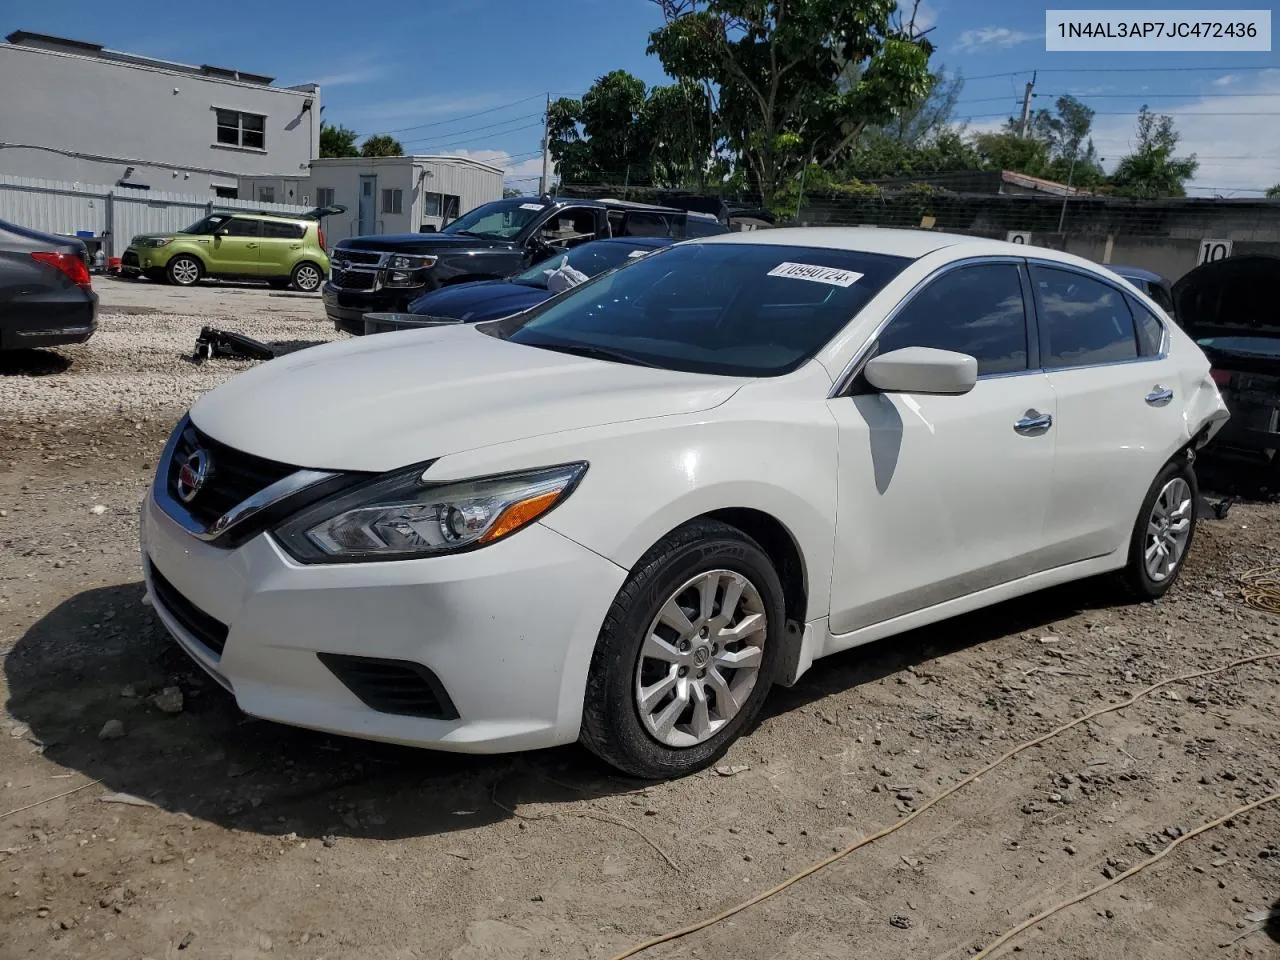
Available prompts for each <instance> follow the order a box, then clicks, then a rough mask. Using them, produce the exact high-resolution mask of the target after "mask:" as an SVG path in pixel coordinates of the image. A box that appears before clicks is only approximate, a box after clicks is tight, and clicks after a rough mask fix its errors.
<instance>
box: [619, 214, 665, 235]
mask: <svg viewBox="0 0 1280 960" xmlns="http://www.w3.org/2000/svg"><path fill="white" fill-rule="evenodd" d="M672 235H673V231H672V224H671V220H670V218H669V217H667V216H665V215H663V214H661V213H649V212H648V211H626V215H625V216H624V218H623V221H622V230H621V231H620V232H619V231H615V236H620V237H670V236H672Z"/></svg>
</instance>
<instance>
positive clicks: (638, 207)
mask: <svg viewBox="0 0 1280 960" xmlns="http://www.w3.org/2000/svg"><path fill="white" fill-rule="evenodd" d="M508 199H511V200H520V201H523V202H525V203H538V204H541V205H543V206H556V207H563V206H575V207H597V208H599V209H601V210H635V211H644V212H650V213H678V214H686V213H688V211H687V210H681V209H680V208H679V207H661V206H658V205H657V204H653V203H640V202H638V201H636V200H615V199H613V198H611V197H604V198H602V199H600V200H587V199H583V198H579V197H559V196H557V197H509V198H508Z"/></svg>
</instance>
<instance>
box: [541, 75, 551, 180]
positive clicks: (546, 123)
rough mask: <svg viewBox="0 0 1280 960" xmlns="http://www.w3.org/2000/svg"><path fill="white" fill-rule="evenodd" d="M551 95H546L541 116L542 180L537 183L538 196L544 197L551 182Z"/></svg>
mask: <svg viewBox="0 0 1280 960" xmlns="http://www.w3.org/2000/svg"><path fill="white" fill-rule="evenodd" d="M550 174H551V94H549V93H548V94H547V109H546V112H545V113H543V115H542V179H541V180H540V181H539V182H538V196H540V197H545V196H546V195H547V189H548V187H549V186H550V181H551V175H550Z"/></svg>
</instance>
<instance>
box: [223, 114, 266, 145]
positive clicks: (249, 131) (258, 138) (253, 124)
mask: <svg viewBox="0 0 1280 960" xmlns="http://www.w3.org/2000/svg"><path fill="white" fill-rule="evenodd" d="M213 112H214V114H215V115H216V117H217V124H218V131H217V132H218V143H221V144H225V145H226V146H229V147H250V148H252V149H254V150H265V149H266V146H267V132H266V131H267V118H266V117H264V116H262V115H260V114H256V113H241V112H240V111H239V110H217V109H215V110H214V111H213Z"/></svg>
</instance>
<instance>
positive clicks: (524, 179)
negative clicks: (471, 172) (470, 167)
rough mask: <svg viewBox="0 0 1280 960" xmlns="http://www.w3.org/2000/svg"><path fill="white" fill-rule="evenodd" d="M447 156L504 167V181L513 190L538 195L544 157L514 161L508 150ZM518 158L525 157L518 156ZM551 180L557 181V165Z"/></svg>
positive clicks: (460, 152)
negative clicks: (538, 180)
mask: <svg viewBox="0 0 1280 960" xmlns="http://www.w3.org/2000/svg"><path fill="white" fill-rule="evenodd" d="M447 155H449V156H456V157H469V158H471V159H472V160H479V161H481V162H482V163H491V164H493V165H494V166H495V167H502V169H503V181H504V182H505V184H506V185H507V186H508V187H511V188H512V189H513V190H519V191H520V192H521V193H537V191H538V182H537V180H536V179H533V178H535V177H541V176H542V157H541V156H537V157H524V158H523V159H521V160H517V161H513V160H512V159H511V154H510V153H508V152H507V151H506V150H449V151H447ZM517 156H522V157H523V156H524V155H522V154H517ZM551 179H552V181H554V180H555V179H556V172H555V163H554V161H553V162H552V164H551Z"/></svg>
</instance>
